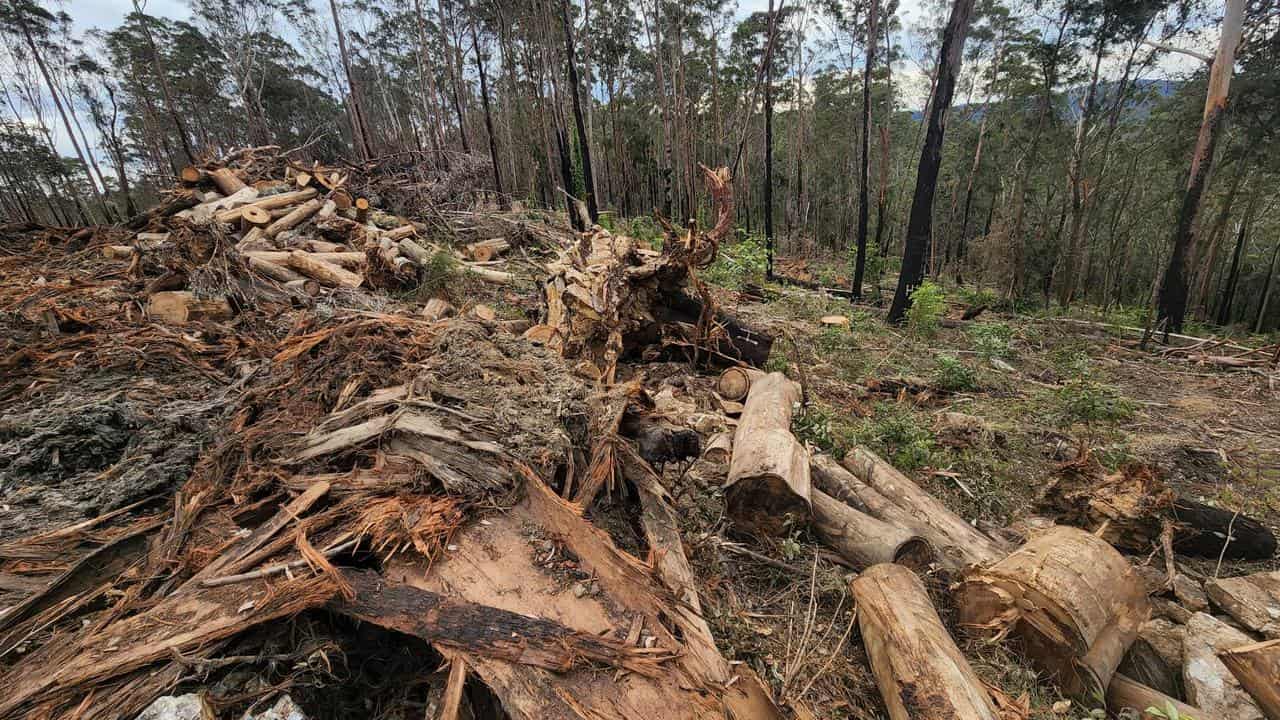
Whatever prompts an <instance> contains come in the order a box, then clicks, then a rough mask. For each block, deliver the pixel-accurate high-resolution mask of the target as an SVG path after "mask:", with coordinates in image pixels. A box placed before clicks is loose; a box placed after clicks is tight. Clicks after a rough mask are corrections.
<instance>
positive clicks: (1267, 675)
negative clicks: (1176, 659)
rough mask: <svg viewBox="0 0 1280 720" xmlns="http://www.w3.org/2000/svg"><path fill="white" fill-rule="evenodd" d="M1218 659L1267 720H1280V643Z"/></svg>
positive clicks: (1250, 647) (1267, 643)
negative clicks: (1260, 709)
mask: <svg viewBox="0 0 1280 720" xmlns="http://www.w3.org/2000/svg"><path fill="white" fill-rule="evenodd" d="M1218 659H1219V660H1221V661H1222V664H1223V665H1226V666H1227V669H1228V670H1230V671H1231V674H1232V675H1234V676H1235V678H1236V680H1238V681H1239V682H1240V686H1241V687H1243V688H1244V689H1245V691H1246V692H1248V693H1249V695H1250V696H1252V697H1253V700H1254V702H1256V703H1257V704H1258V707H1259V708H1262V712H1263V714H1265V715H1266V716H1267V720H1280V640H1266V641H1263V642H1260V643H1253V644H1251V645H1244V646H1242V647H1237V648H1232V649H1230V650H1224V651H1223V652H1220V653H1218Z"/></svg>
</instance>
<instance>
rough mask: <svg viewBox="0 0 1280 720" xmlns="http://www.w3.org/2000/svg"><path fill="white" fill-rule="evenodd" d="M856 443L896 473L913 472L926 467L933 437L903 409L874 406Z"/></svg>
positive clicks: (899, 407)
mask: <svg viewBox="0 0 1280 720" xmlns="http://www.w3.org/2000/svg"><path fill="white" fill-rule="evenodd" d="M858 440H859V441H860V442H862V443H863V444H865V445H868V446H869V447H871V449H873V450H875V451H877V452H879V453H881V454H882V455H884V456H885V457H886V459H888V460H889V462H891V463H892V464H893V466H894V467H896V468H898V469H899V470H904V471H905V470H915V469H916V468H920V467H924V466H925V465H928V464H930V462H931V460H932V458H933V453H934V443H933V433H932V432H931V431H930V430H929V428H928V427H926V426H925V425H923V424H921V423H920V422H919V420H918V419H917V417H916V416H915V415H913V414H912V413H911V411H910V410H907V409H906V408H904V407H902V406H899V405H894V404H890V403H881V404H879V405H877V406H876V412H875V415H874V417H873V419H872V420H871V421H870V422H868V423H867V424H866V425H865V426H864V427H863V429H862V430H861V432H859V433H858Z"/></svg>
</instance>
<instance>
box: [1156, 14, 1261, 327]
mask: <svg viewBox="0 0 1280 720" xmlns="http://www.w3.org/2000/svg"><path fill="white" fill-rule="evenodd" d="M1244 5H1245V0H1226V10H1225V13H1224V15H1223V18H1222V30H1221V34H1220V36H1219V38H1218V51H1217V54H1216V55H1214V60H1213V67H1212V68H1211V69H1210V70H1209V89H1208V91H1207V92H1206V94H1205V104H1204V115H1203V116H1202V118H1201V120H1200V133H1199V135H1198V136H1197V138H1196V145H1195V150H1194V151H1193V152H1192V155H1191V172H1190V174H1189V176H1188V177H1187V189H1186V192H1185V194H1184V195H1183V199H1182V207H1181V209H1180V210H1179V212H1178V220H1177V224H1176V225H1175V227H1174V231H1173V252H1172V253H1170V255H1169V265H1168V267H1167V268H1166V269H1165V272H1164V281H1163V282H1162V283H1161V285H1160V293H1159V300H1158V302H1157V306H1156V319H1157V322H1162V323H1163V324H1164V330H1165V333H1166V335H1167V334H1168V333H1170V332H1181V331H1182V324H1183V321H1184V319H1185V317H1186V313H1187V283H1188V278H1187V258H1188V257H1189V255H1190V252H1191V250H1192V248H1194V246H1195V231H1196V218H1197V217H1198V216H1199V214H1200V200H1201V197H1202V196H1203V195H1204V190H1205V185H1206V184H1207V183H1208V179H1209V170H1210V169H1211V167H1212V165H1213V152H1214V149H1215V148H1216V147H1217V144H1218V136H1219V130H1220V128H1221V126H1222V122H1223V118H1224V114H1225V113H1226V109H1227V95H1228V91H1229V89H1230V85H1231V73H1232V72H1233V67H1234V65H1235V55H1236V46H1237V45H1238V44H1239V42H1240V35H1241V33H1242V32H1243V30H1244Z"/></svg>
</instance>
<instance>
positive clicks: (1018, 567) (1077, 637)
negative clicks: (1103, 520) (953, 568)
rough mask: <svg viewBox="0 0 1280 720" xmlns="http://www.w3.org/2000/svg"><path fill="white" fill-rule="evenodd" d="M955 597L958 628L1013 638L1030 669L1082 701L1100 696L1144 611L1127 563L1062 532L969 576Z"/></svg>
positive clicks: (1070, 531) (1093, 541) (1097, 544)
mask: <svg viewBox="0 0 1280 720" xmlns="http://www.w3.org/2000/svg"><path fill="white" fill-rule="evenodd" d="M955 597H956V604H957V605H958V606H959V621H960V624H961V626H962V627H965V628H967V629H969V630H971V631H973V632H975V633H977V634H979V635H987V636H991V637H997V638H999V637H1003V636H1004V635H1006V634H1008V633H1010V632H1013V633H1016V634H1017V635H1018V636H1020V637H1021V638H1022V640H1023V643H1024V645H1025V647H1026V649H1027V652H1028V654H1029V655H1030V656H1031V660H1032V661H1033V663H1034V664H1035V665H1036V666H1037V667H1039V668H1040V669H1041V670H1043V671H1044V672H1046V673H1047V674H1048V675H1049V676H1050V678H1051V680H1052V681H1054V682H1056V683H1057V684H1058V686H1059V687H1061V688H1062V690H1063V692H1064V693H1065V694H1067V695H1069V696H1071V697H1074V698H1077V699H1079V700H1081V701H1082V702H1088V701H1091V700H1093V699H1096V698H1100V697H1102V696H1103V694H1104V692H1105V691H1106V688H1107V685H1108V683H1110V682H1111V676H1112V675H1113V674H1114V673H1115V671H1116V668H1117V667H1118V666H1119V665H1120V661H1121V660H1122V659H1123V658H1124V655H1125V652H1126V651H1127V650H1128V649H1129V645H1131V644H1132V643H1133V640H1134V638H1136V637H1137V635H1138V629H1139V628H1140V627H1141V626H1142V623H1143V622H1145V621H1146V620H1147V617H1148V614H1149V612H1150V607H1149V606H1148V604H1147V595H1146V591H1145V589H1144V587H1143V584H1142V580H1141V578H1140V577H1139V575H1138V573H1137V572H1135V571H1134V569H1133V566H1132V565H1130V564H1129V561H1128V560H1126V559H1125V558H1124V556H1123V555H1121V554H1120V553H1119V552H1117V551H1116V549H1115V548H1113V547H1112V546H1111V545H1109V544H1107V543H1106V542H1105V541H1103V540H1101V539H1100V538H1098V537H1096V536H1094V535H1091V534H1090V533H1087V532H1084V531H1083V530H1080V529H1078V528H1072V527H1067V526H1056V527H1053V528H1051V529H1049V530H1047V531H1045V532H1042V533H1040V534H1038V535H1035V536H1033V537H1032V538H1031V539H1030V540H1028V541H1027V544H1025V545H1023V546H1022V547H1021V548H1019V549H1018V550H1016V551H1014V552H1013V553H1012V554H1010V555H1009V556H1008V557H1006V558H1005V559H1003V560H1001V561H1000V562H998V563H995V564H994V565H991V566H990V567H986V568H979V569H975V570H974V571H972V572H970V573H969V574H968V575H967V576H966V577H965V578H964V580H963V581H962V582H961V583H960V584H959V586H958V590H957V592H956V595H955Z"/></svg>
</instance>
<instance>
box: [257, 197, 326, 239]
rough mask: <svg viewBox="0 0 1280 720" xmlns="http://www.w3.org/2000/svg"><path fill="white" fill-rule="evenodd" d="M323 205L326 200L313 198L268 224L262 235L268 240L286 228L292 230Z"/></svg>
mask: <svg viewBox="0 0 1280 720" xmlns="http://www.w3.org/2000/svg"><path fill="white" fill-rule="evenodd" d="M323 205H324V201H323V200H321V199H320V198H312V199H310V200H308V201H306V202H304V203H302V204H301V205H299V206H298V207H296V208H294V209H293V210H292V211H290V212H289V214H287V215H285V216H284V217H282V218H280V219H279V220H276V221H275V222H273V223H271V224H270V225H268V226H267V227H266V228H264V229H263V230H262V235H263V236H264V237H266V238H267V239H268V240H271V239H274V238H275V236H277V235H279V234H280V233H282V232H284V231H285V230H292V229H293V228H295V227H297V226H299V225H301V224H302V223H303V222H305V221H306V220H307V219H308V218H310V217H311V216H312V215H315V214H316V213H317V212H319V211H320V208H321V207H322V206H323Z"/></svg>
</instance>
